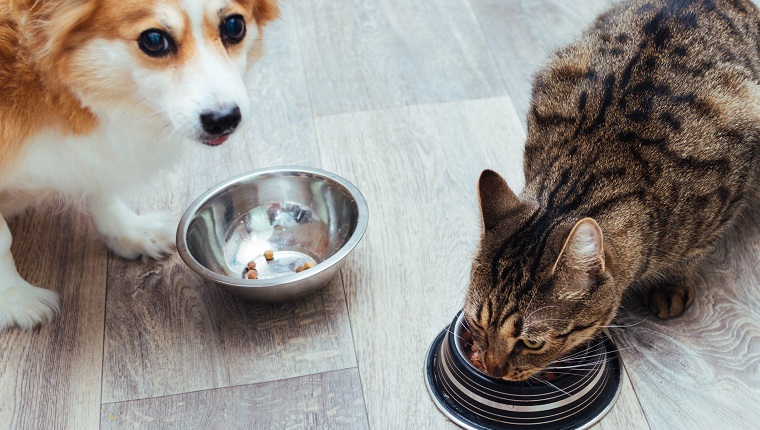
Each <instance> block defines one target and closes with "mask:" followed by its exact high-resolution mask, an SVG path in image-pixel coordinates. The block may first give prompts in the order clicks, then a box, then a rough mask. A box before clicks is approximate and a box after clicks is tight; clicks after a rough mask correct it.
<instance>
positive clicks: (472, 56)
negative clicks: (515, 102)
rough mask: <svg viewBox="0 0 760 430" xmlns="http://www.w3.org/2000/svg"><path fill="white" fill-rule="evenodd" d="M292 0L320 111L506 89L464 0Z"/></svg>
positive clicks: (317, 112)
mask: <svg viewBox="0 0 760 430" xmlns="http://www.w3.org/2000/svg"><path fill="white" fill-rule="evenodd" d="M293 5H294V6H295V8H296V9H297V18H298V30H299V35H300V37H299V41H300V43H301V51H302V53H303V59H304V65H305V67H306V73H307V77H308V82H309V92H310V94H311V100H312V105H313V107H314V112H315V115H316V116H317V117H319V116H323V115H331V114H336V113H345V112H355V111H362V110H369V109H378V108H387V107H396V106H404V105H409V104H417V103H431V102H449V101H460V100H469V99H475V98H484V97H494V96H501V95H505V91H504V86H503V85H502V83H501V80H500V77H499V72H498V69H497V68H496V66H495V64H494V62H493V59H492V58H491V56H490V54H489V52H488V49H487V48H486V44H485V40H484V39H483V35H482V33H481V31H480V28H479V27H478V24H477V20H476V19H475V15H474V13H473V11H472V8H471V6H470V4H469V3H468V2H467V1H466V0H439V1H426V0H373V1H363V0H351V1H339V2H338V1H330V0H312V1H298V2H294V3H293Z"/></svg>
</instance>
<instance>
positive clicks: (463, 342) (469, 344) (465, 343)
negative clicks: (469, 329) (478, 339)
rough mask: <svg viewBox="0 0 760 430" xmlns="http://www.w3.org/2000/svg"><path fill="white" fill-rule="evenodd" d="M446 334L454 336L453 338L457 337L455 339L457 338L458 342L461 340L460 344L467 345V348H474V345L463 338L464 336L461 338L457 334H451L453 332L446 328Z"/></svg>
mask: <svg viewBox="0 0 760 430" xmlns="http://www.w3.org/2000/svg"><path fill="white" fill-rule="evenodd" d="M446 332H447V333H449V334H452V335H454V336H455V337H457V338H459V340H461V341H462V344H463V345H467V346H475V344H473V343H472V342H469V341H467V340H466V338H465V337H464V336H462V335H459V334H456V333H454V332H453V331H451V329H449V328H446Z"/></svg>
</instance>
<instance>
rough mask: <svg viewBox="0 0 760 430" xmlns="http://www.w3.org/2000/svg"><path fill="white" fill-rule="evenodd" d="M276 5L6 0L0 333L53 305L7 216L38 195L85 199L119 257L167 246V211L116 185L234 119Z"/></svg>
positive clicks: (160, 252) (211, 139)
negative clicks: (23, 267) (140, 210)
mask: <svg viewBox="0 0 760 430" xmlns="http://www.w3.org/2000/svg"><path fill="white" fill-rule="evenodd" d="M277 14H278V10H277V6H276V4H275V0H0V331H1V330H2V329H3V328H5V327H9V326H12V325H18V326H19V327H22V328H30V327H33V326H35V325H36V324H38V323H40V322H42V321H45V320H50V319H51V318H52V317H53V315H54V314H55V312H56V311H57V310H58V308H59V299H58V296H57V295H56V294H55V293H54V292H52V291H49V290H45V289H42V288H37V287H35V286H32V285H30V284H29V283H28V282H26V281H25V280H24V279H22V278H21V276H19V274H18V272H17V271H16V267H15V263H14V261H13V256H12V255H11V233H10V231H9V229H8V225H7V223H6V222H5V218H6V217H9V216H12V215H13V214H17V213H19V212H21V211H23V210H24V209H25V208H26V207H27V206H29V205H30V204H32V203H36V202H39V201H42V200H45V199H48V198H54V199H57V200H64V201H67V202H75V203H76V204H80V205H81V206H82V207H83V208H84V209H85V210H86V211H87V212H88V213H89V214H90V216H91V217H92V220H93V223H94V225H95V227H96V228H97V230H98V232H99V233H100V234H101V235H102V236H103V238H104V240H105V242H106V243H107V244H108V246H109V247H110V248H111V249H112V250H113V251H114V252H115V253H116V254H118V255H121V256H123V257H125V258H136V257H138V256H140V255H146V256H150V257H154V258H159V257H162V256H165V255H166V254H168V253H170V252H172V250H173V247H174V229H175V226H174V225H173V224H172V220H171V218H170V217H169V216H167V215H165V214H147V215H137V214H136V213H135V212H133V211H132V210H131V209H129V208H127V207H126V206H125V204H124V203H122V201H121V200H119V198H118V197H117V196H118V195H119V193H120V192H121V191H123V190H124V189H126V188H127V187H128V186H131V185H132V184H133V183H134V182H135V181H139V180H140V179H141V178H144V177H147V176H150V175H152V174H154V173H155V172H156V171H157V170H159V169H162V168H165V167H166V166H168V165H170V164H171V163H172V162H173V161H174V160H176V159H177V158H179V154H180V153H181V149H182V144H183V143H184V142H187V141H188V140H195V141H198V142H202V143H205V144H208V145H219V144H221V143H222V142H224V141H225V140H226V139H227V138H228V137H229V135H230V134H231V133H232V132H234V131H235V129H236V127H237V126H238V125H239V123H240V122H241V121H242V119H243V118H246V117H247V116H248V114H249V111H250V106H249V100H248V96H247V94H248V93H247V91H246V88H245V84H244V82H243V78H244V76H245V73H246V71H247V69H248V68H249V66H250V65H251V64H252V63H253V62H254V61H255V59H256V58H258V57H259V54H260V52H261V29H262V27H263V26H264V25H265V24H266V23H267V22H269V21H270V20H272V19H274V18H275V17H276V16H277Z"/></svg>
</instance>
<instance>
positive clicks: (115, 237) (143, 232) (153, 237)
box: [105, 213, 177, 260]
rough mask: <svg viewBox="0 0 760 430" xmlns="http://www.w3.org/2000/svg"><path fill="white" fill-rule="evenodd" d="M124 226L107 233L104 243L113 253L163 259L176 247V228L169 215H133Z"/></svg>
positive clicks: (129, 256)
mask: <svg viewBox="0 0 760 430" xmlns="http://www.w3.org/2000/svg"><path fill="white" fill-rule="evenodd" d="M121 227H122V228H121V231H118V232H109V234H106V235H105V241H106V244H107V245H108V247H109V248H111V250H112V251H113V252H115V253H116V254H118V255H120V256H122V257H124V258H126V259H129V260H133V259H136V258H138V257H140V256H142V255H144V256H147V257H151V258H156V259H158V258H163V257H166V256H167V255H170V254H172V253H173V252H174V251H175V250H176V248H177V247H176V245H175V233H176V226H175V225H174V222H173V217H172V215H171V214H169V213H152V214H146V215H134V216H132V217H130V219H129V220H128V221H127V222H125V223H124V224H123V225H122V226H121Z"/></svg>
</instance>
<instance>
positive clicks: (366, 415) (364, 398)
mask: <svg viewBox="0 0 760 430" xmlns="http://www.w3.org/2000/svg"><path fill="white" fill-rule="evenodd" d="M340 286H341V288H342V289H343V303H344V304H345V306H346V315H347V316H348V329H349V331H350V332H351V343H352V345H353V349H354V359H355V360H356V373H358V375H359V387H360V388H361V392H362V404H363V405H364V418H365V419H366V421H367V428H370V426H369V412H368V411H367V396H365V395H364V381H363V380H362V369H361V368H360V367H359V354H357V352H356V339H355V338H354V325H353V323H352V322H351V312H349V311H348V294H347V293H346V283H345V282H344V280H343V269H341V270H340Z"/></svg>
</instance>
